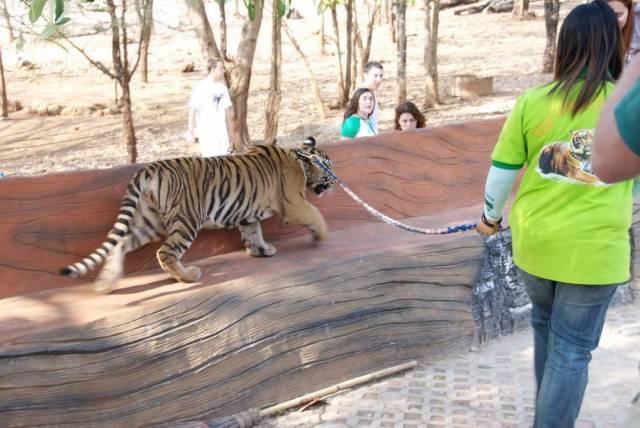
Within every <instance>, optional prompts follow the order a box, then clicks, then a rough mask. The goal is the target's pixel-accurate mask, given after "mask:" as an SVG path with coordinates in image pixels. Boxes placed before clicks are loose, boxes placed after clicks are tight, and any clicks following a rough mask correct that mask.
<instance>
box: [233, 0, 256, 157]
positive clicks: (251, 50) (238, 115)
mask: <svg viewBox="0 0 640 428" xmlns="http://www.w3.org/2000/svg"><path fill="white" fill-rule="evenodd" d="M254 4H255V8H256V14H255V19H254V20H253V21H252V20H251V19H249V18H248V17H247V18H245V21H244V24H243V25H242V32H241V33H240V43H239V44H238V54H237V57H236V58H235V62H234V64H233V68H232V72H231V88H230V90H229V92H230V95H231V100H232V104H233V113H234V119H235V121H236V124H237V132H238V135H237V136H236V141H237V143H238V146H239V148H240V149H241V150H245V149H246V148H248V147H249V145H250V144H251V139H250V137H249V128H248V127H247V108H248V100H249V85H250V84H251V71H252V68H253V57H254V55H255V52H256V43H257V41H258V34H259V33H260V25H261V24H262V11H263V9H264V0H255V1H254Z"/></svg>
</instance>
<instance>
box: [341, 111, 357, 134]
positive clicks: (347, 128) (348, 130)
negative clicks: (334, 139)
mask: <svg viewBox="0 0 640 428" xmlns="http://www.w3.org/2000/svg"><path fill="white" fill-rule="evenodd" d="M359 131H360V118H359V117H358V116H356V115H355V114H354V115H352V116H350V117H349V118H348V119H347V120H345V121H344V123H343V124H342V129H341V131H340V136H341V137H348V138H353V137H355V136H356V135H358V132H359Z"/></svg>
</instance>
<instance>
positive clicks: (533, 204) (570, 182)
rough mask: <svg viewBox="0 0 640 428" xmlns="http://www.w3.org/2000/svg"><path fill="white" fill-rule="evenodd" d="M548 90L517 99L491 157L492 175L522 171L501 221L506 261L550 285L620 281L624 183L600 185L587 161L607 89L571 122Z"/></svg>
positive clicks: (625, 237) (628, 201) (626, 254)
mask: <svg viewBox="0 0 640 428" xmlns="http://www.w3.org/2000/svg"><path fill="white" fill-rule="evenodd" d="M581 86H582V82H578V83H577V84H576V85H575V86H574V88H573V92H572V96H571V97H570V98H569V99H575V95H576V94H577V91H579V89H580V87H581ZM550 88H551V85H546V86H541V87H537V88H533V89H530V90H529V91H527V92H525V93H524V94H523V95H522V96H521V97H519V98H518V100H517V102H516V105H515V107H514V109H513V111H512V112H511V114H510V115H509V117H508V119H507V121H506V122H505V124H504V127H503V129H502V132H501V134H500V138H499V140H498V143H497V145H496V147H495V148H494V150H493V154H492V164H493V165H494V166H497V167H500V168H506V169H520V168H521V167H522V166H523V165H524V164H525V163H526V164H527V165H528V168H527V170H526V172H525V173H524V176H523V177H522V181H521V183H520V187H519V189H518V193H517V196H516V200H515V202H514V204H513V207H512V209H511V213H510V216H509V223H510V225H511V228H512V235H513V256H514V262H515V264H516V265H517V266H518V267H520V268H521V269H522V270H524V271H525V272H528V273H530V274H532V275H536V276H538V277H541V278H545V279H550V280H553V281H559V282H566V283H572V284H586V285H604V284H615V283H620V282H624V281H627V280H628V279H629V276H630V273H629V269H630V247H629V228H630V226H631V214H632V204H633V198H632V194H631V190H632V181H625V182H622V183H617V184H613V185H606V184H604V183H602V182H601V181H600V180H598V178H597V177H596V176H594V175H593V174H592V172H591V162H590V154H591V140H592V136H593V129H594V128H595V126H596V123H597V120H598V116H599V114H600V110H601V109H602V107H603V104H604V103H605V101H606V98H607V96H608V95H610V94H611V92H612V90H613V85H612V84H608V85H607V86H606V88H605V89H604V90H602V91H600V93H599V95H597V96H596V98H595V99H594V101H593V102H592V103H591V104H590V105H589V106H588V107H587V108H586V109H583V110H582V111H580V112H579V113H578V114H577V115H576V116H575V117H571V113H570V106H568V107H567V109H563V95H560V94H557V93H556V94H555V95H553V96H549V95H548V93H549V90H550Z"/></svg>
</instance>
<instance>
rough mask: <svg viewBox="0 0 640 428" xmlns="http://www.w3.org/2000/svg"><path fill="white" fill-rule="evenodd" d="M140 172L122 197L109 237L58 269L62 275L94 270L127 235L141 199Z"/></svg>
mask: <svg viewBox="0 0 640 428" xmlns="http://www.w3.org/2000/svg"><path fill="white" fill-rule="evenodd" d="M140 175H141V174H140V173H138V174H137V175H136V177H135V178H134V179H133V180H132V181H131V182H130V183H129V186H128V187H127V190H126V192H125V194H124V197H123V199H122V204H121V205H120V213H119V214H118V217H117V218H116V222H115V224H114V225H113V228H112V229H111V231H109V234H108V235H107V239H105V241H104V242H103V243H102V244H101V245H100V246H99V247H98V248H96V249H95V250H94V251H93V252H92V253H91V254H89V255H88V256H87V257H85V258H84V259H82V260H80V261H79V262H77V263H74V264H72V265H69V266H67V267H64V268H61V269H60V270H58V273H59V274H60V275H62V276H68V277H71V278H77V277H80V276H83V275H86V274H87V273H89V272H91V271H92V270H94V269H95V268H96V267H98V266H100V265H101V264H102V263H103V262H104V261H105V260H106V259H107V257H108V256H109V254H110V253H111V252H112V251H113V249H114V248H115V247H116V246H117V245H118V243H119V242H120V241H121V240H122V239H123V238H124V237H125V236H127V233H129V228H130V225H131V222H132V221H133V215H134V214H135V212H136V210H137V209H138V203H139V201H140V195H141V193H142V191H141V188H140Z"/></svg>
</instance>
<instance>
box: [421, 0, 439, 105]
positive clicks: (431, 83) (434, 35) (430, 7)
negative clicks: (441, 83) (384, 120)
mask: <svg viewBox="0 0 640 428" xmlns="http://www.w3.org/2000/svg"><path fill="white" fill-rule="evenodd" d="M424 16H425V19H424V24H425V29H426V32H427V42H426V43H425V47H424V68H425V72H426V79H425V95H424V99H425V101H424V106H425V107H427V108H428V107H433V106H436V105H439V104H440V98H439V96H438V26H439V23H440V0H425V1H424Z"/></svg>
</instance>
